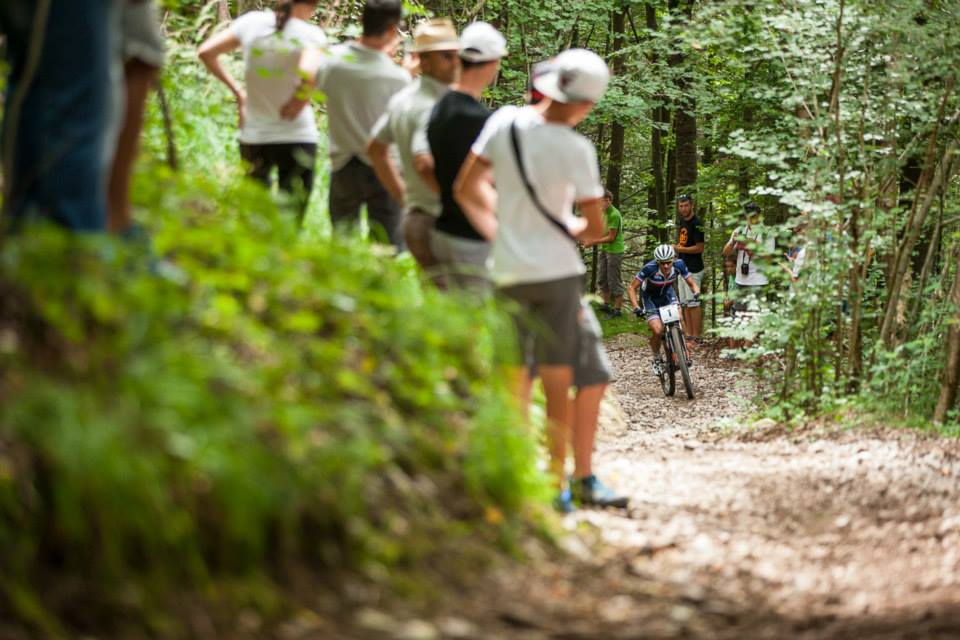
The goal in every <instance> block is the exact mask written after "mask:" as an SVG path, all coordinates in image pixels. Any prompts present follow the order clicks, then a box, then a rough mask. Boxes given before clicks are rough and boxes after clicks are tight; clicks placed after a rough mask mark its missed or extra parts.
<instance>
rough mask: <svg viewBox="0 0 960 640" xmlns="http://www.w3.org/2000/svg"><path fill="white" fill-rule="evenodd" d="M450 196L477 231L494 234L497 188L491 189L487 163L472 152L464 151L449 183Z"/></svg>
mask: <svg viewBox="0 0 960 640" xmlns="http://www.w3.org/2000/svg"><path fill="white" fill-rule="evenodd" d="M453 197H454V199H456V201H457V204H459V205H460V208H461V209H463V213H464V215H466V216H467V220H469V221H470V224H471V225H473V228H474V229H476V230H477V233H479V234H480V235H481V236H483V237H484V238H485V239H486V240H488V241H490V240H493V238H494V237H495V236H496V235H497V214H496V207H497V191H496V189H494V188H493V179H492V177H491V175H490V162H489V161H487V160H485V159H484V158H481V157H480V156H478V155H476V154H475V153H473V152H472V151H471V152H470V153H469V154H467V159H466V160H464V161H463V166H461V167H460V173H458V174H457V179H456V180H455V181H454V183H453Z"/></svg>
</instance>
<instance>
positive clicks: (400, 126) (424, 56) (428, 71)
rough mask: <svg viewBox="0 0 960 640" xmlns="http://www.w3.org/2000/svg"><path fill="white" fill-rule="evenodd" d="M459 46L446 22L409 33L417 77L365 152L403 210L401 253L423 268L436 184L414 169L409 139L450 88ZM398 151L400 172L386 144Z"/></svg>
mask: <svg viewBox="0 0 960 640" xmlns="http://www.w3.org/2000/svg"><path fill="white" fill-rule="evenodd" d="M459 48H460V43H459V41H458V39H457V31H456V29H454V27H453V23H452V22H450V21H449V20H447V19H433V20H425V21H423V22H421V23H420V24H419V25H417V27H416V29H414V32H413V52H414V53H416V54H417V55H418V56H419V57H420V76H419V77H418V78H417V79H416V80H415V81H414V82H412V83H411V84H410V85H409V86H408V87H406V88H404V89H403V90H401V91H400V92H399V93H397V94H396V95H394V96H393V98H391V99H390V102H389V103H388V104H387V109H386V111H385V112H384V114H383V115H382V116H381V117H380V119H379V120H377V122H376V124H374V126H373V131H372V133H371V139H370V141H369V143H368V144H367V153H368V154H369V156H370V162H371V163H372V165H373V170H374V172H375V173H376V175H377V179H378V180H380V182H381V184H383V186H384V187H385V188H386V190H387V192H389V193H390V195H391V196H392V197H393V198H394V200H396V201H397V202H399V203H402V204H403V206H404V218H403V224H402V227H403V238H404V240H405V241H406V245H407V249H409V251H410V253H411V254H413V257H414V258H416V260H417V263H419V264H420V266H421V268H423V269H424V270H430V269H432V268H433V267H434V265H435V264H436V259H435V258H434V256H433V251H432V250H431V248H430V233H431V229H432V228H433V225H434V220H435V219H436V217H437V216H438V215H439V214H440V209H441V205H440V195H439V188H438V187H437V186H436V183H435V182H434V183H433V184H430V182H428V181H426V180H424V178H423V177H422V176H421V174H420V173H418V171H417V166H416V163H415V157H414V150H413V144H412V143H413V136H414V133H415V132H416V130H417V128H418V126H420V124H421V123H422V122H423V120H424V119H425V118H427V117H429V113H430V111H431V109H433V106H434V105H435V104H436V103H437V100H439V99H440V98H442V97H443V96H444V95H445V94H446V93H447V91H448V90H449V88H450V83H452V82H453V81H454V80H455V79H456V76H457V72H458V71H459V68H460V60H459V56H458V50H459ZM391 144H395V145H396V146H397V150H398V151H399V156H400V163H401V169H402V175H401V171H398V169H397V166H396V165H395V164H394V162H393V159H392V158H391V156H390V145H391Z"/></svg>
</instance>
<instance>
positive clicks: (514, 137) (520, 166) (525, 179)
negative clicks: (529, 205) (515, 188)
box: [510, 120, 577, 243]
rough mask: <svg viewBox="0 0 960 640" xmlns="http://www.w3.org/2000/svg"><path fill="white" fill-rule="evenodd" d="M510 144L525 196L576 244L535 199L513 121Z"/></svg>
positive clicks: (534, 192)
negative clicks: (525, 192)
mask: <svg viewBox="0 0 960 640" xmlns="http://www.w3.org/2000/svg"><path fill="white" fill-rule="evenodd" d="M510 143H511V144H512V145H513V157H514V158H516V160H517V168H518V169H519V170H520V179H521V180H522V181H523V186H525V187H526V188H527V195H529V196H530V200H532V201H533V204H534V206H536V208H537V211H539V212H540V213H542V214H543V216H544V217H545V218H546V219H547V220H549V221H550V223H551V224H553V226H555V227H556V228H557V229H559V230H560V232H561V233H562V234H563V235H565V236H566V237H567V238H568V239H570V240H571V241H572V242H574V243H575V242H576V241H577V239H576V238H574V237H573V236H572V235H570V230H569V229H567V227H566V226H564V224H563V223H562V222H560V221H559V220H557V219H556V218H554V217H553V216H552V215H551V214H550V211H548V210H547V208H546V207H545V206H543V203H542V202H540V198H538V197H537V192H536V191H534V190H533V185H532V184H530V179H529V178H528V177H527V170H526V168H525V167H524V166H523V159H522V158H521V156H520V141H519V139H518V137H517V121H516V120H514V121H513V122H511V123H510Z"/></svg>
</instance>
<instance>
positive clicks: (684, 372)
mask: <svg viewBox="0 0 960 640" xmlns="http://www.w3.org/2000/svg"><path fill="white" fill-rule="evenodd" d="M670 342H671V343H672V344H671V346H672V349H671V350H672V351H673V359H674V360H675V361H676V367H677V368H678V369H680V377H681V378H682V379H683V386H684V388H685V389H686V391H687V399H688V400H693V380H692V379H691V378H690V368H689V367H688V366H687V345H686V343H685V342H684V341H683V336H682V335H681V334H680V327H678V326H676V325H674V326H672V327H670Z"/></svg>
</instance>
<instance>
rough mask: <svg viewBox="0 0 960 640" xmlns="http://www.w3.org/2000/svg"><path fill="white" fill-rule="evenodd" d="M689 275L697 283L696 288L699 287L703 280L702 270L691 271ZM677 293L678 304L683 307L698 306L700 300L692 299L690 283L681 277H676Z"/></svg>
mask: <svg viewBox="0 0 960 640" xmlns="http://www.w3.org/2000/svg"><path fill="white" fill-rule="evenodd" d="M690 277H691V278H693V281H694V282H696V283H697V288H699V287H700V284H701V283H702V282H703V271H702V270H701V271H697V272H696V273H693V272H692V271H691V272H690ZM677 294H678V295H679V297H680V304H681V305H683V306H684V307H699V306H700V301H699V300H694V299H693V289H691V288H690V285H688V284H687V281H686V280H685V279H683V278H677Z"/></svg>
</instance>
